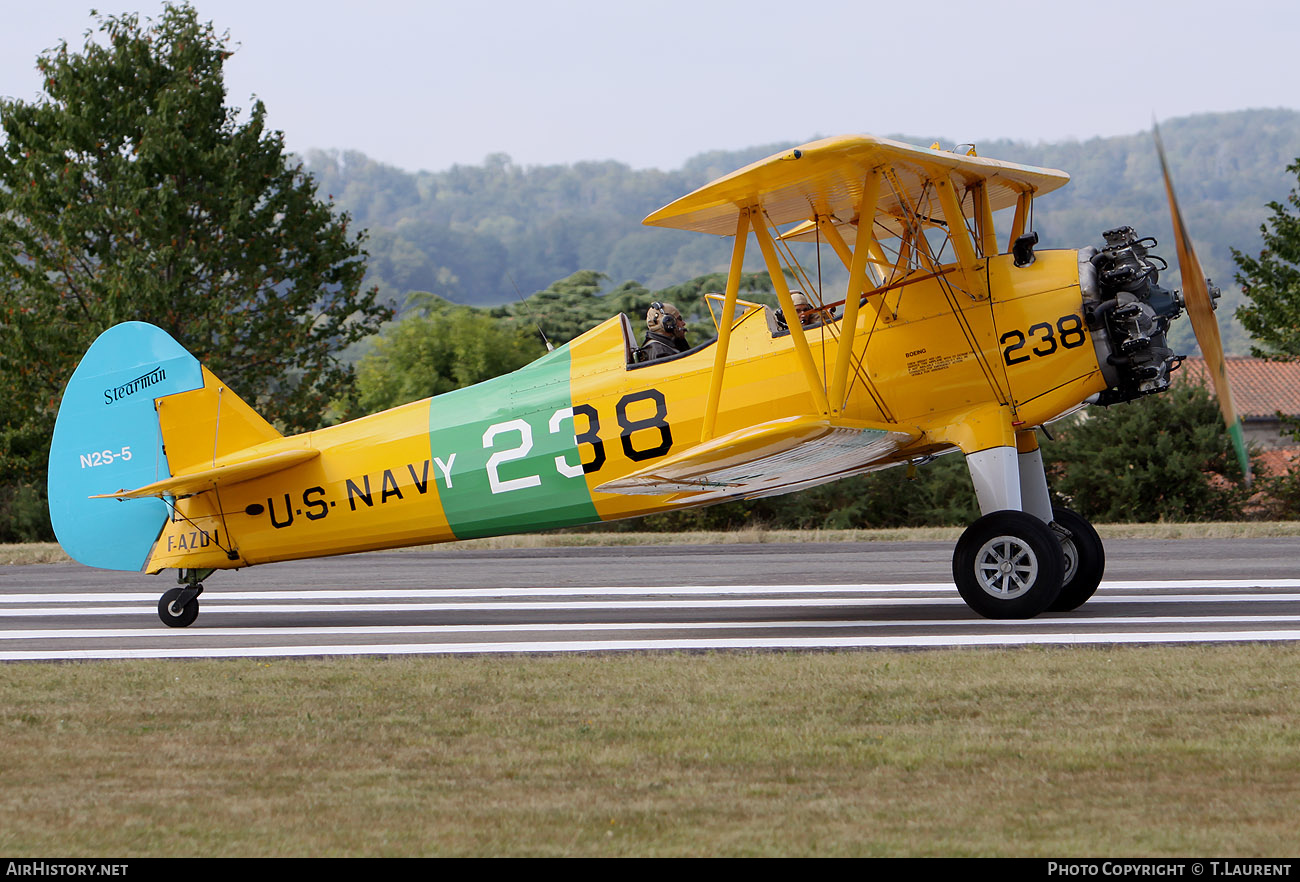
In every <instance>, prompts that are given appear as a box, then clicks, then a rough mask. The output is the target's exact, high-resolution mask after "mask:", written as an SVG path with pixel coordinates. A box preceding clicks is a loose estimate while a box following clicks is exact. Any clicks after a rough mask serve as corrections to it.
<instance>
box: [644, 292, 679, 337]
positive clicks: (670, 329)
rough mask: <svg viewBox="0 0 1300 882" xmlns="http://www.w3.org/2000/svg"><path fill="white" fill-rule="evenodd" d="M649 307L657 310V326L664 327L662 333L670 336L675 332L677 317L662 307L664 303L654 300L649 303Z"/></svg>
mask: <svg viewBox="0 0 1300 882" xmlns="http://www.w3.org/2000/svg"><path fill="white" fill-rule="evenodd" d="M650 308H651V309H657V310H659V327H661V328H663V329H664V333H665V334H667V335H669V336H670V337H671V336H672V335H673V334H675V333H676V332H677V319H676V318H674V317H673V315H672V313H670V312H668V311H667V310H665V309H664V305H663V304H662V303H660V302H659V301H658V300H656V301H655V302H654V303H651V304H650Z"/></svg>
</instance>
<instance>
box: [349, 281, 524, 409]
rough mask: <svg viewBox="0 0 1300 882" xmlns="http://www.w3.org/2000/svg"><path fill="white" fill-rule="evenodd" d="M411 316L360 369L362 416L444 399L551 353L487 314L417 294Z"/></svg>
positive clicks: (387, 332) (380, 341)
mask: <svg viewBox="0 0 1300 882" xmlns="http://www.w3.org/2000/svg"><path fill="white" fill-rule="evenodd" d="M407 305H408V307H410V309H409V312H408V314H407V315H406V316H405V317H404V318H402V320H401V321H398V322H394V323H393V324H391V325H389V326H388V327H387V328H385V329H384V331H383V333H381V334H380V335H379V336H378V337H376V338H375V339H374V345H373V348H372V349H371V350H370V351H369V352H367V353H366V354H365V355H364V356H362V358H361V361H360V362H359V363H358V365H357V393H358V403H359V405H360V409H361V412H362V413H375V412H376V411H380V410H385V409H387V408H390V407H396V406H398V405H399V404H406V403H408V402H411V401H418V400H419V399H421V398H428V397H430V396H432V395H441V394H442V393H443V392H450V391H451V390H452V389H459V388H460V387H462V386H469V385H472V384H474V383H480V382H482V381H483V380H490V379H491V378H492V377H495V376H499V375H500V374H504V373H508V372H509V371H513V370H517V369H518V368H521V367H523V366H524V365H526V364H528V363H529V362H530V361H532V360H534V359H535V358H537V357H539V356H541V355H544V354H545V352H546V350H545V349H544V348H543V347H542V344H541V341H540V340H539V339H538V338H537V335H536V332H534V333H532V334H531V335H529V334H527V333H526V332H521V331H520V330H519V329H517V328H516V327H514V326H513V325H511V324H509V323H506V322H503V321H501V320H500V319H497V318H493V317H492V316H491V315H489V314H488V313H487V312H486V311H485V310H481V309H475V308H474V307H471V306H457V305H455V304H452V303H449V302H447V301H446V300H443V299H441V298H439V297H435V296H434V295H432V294H427V293H423V292H420V293H416V294H413V295H411V297H410V298H409V300H408V301H407Z"/></svg>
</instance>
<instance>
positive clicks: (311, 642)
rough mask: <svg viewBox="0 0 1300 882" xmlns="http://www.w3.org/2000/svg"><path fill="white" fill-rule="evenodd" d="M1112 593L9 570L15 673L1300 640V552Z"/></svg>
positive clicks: (646, 568) (1127, 552)
mask: <svg viewBox="0 0 1300 882" xmlns="http://www.w3.org/2000/svg"><path fill="white" fill-rule="evenodd" d="M1106 552H1107V567H1106V576H1105V579H1104V581H1103V583H1102V586H1101V588H1100V589H1099V591H1098V592H1097V595H1096V596H1095V597H1094V598H1093V599H1092V600H1091V601H1089V602H1088V603H1087V604H1085V605H1084V606H1083V607H1081V608H1080V609H1078V610H1075V611H1073V612H1070V613H1047V614H1044V615H1041V616H1039V617H1037V618H1035V619H1032V620H1027V621H1019V622H993V621H989V620H987V619H982V618H980V617H979V616H976V615H975V614H974V613H972V612H971V611H970V610H969V609H968V608H967V607H966V606H965V604H963V603H962V601H961V599H960V598H959V597H958V595H957V591H956V589H955V588H954V587H953V585H952V581H951V579H952V576H951V555H952V545H951V544H950V543H947V542H869V543H806V544H753V545H717V546H689V545H687V546H641V547H605V548H540V549H509V550H472V549H466V548H463V547H459V548H458V547H445V548H439V549H433V550H421V551H402V552H383V553H373V554H364V555H350V556H345V557H338V558H328V559H321V560H313V561H300V562H292V563H283V564H269V565H265V566H259V567H252V568H249V569H246V570H240V571H225V572H219V573H216V574H214V575H213V576H211V577H210V578H209V579H208V580H207V582H206V583H205V585H206V590H205V592H204V594H203V595H202V597H201V598H200V604H201V608H202V611H201V612H200V615H199V617H198V620H197V621H196V622H195V623H194V624H193V625H191V626H190V627H188V628H184V629H177V628H167V627H165V626H163V624H162V623H161V622H160V621H159V619H158V616H157V613H156V606H157V601H158V598H159V597H160V596H161V594H162V592H163V591H165V590H166V589H168V588H169V587H171V586H172V585H173V584H174V581H173V579H174V577H173V576H170V575H167V574H163V575H160V576H145V575H141V574H134V573H118V572H108V571H101V570H93V569H89V568H86V567H83V566H80V565H78V564H72V563H64V564H43V565H30V566H9V567H0V660H11V661H18V660H63V659H94V658H135V657H214V656H241V657H247V656H285V655H340V654H366V655H390V654H426V653H428V654H434V653H452V652H456V653H460V652H473V653H497V652H507V653H518V652H531V653H536V652H575V651H581V652H601V651H620V650H640V651H655V650H676V651H681V650H719V649H720V650H727V649H794V650H805V649H806V650H825V649H837V648H838V649H881V648H925V647H934V646H971V645H978V646H988V645H1025V644H1031V643H1055V644H1062V643H1064V644H1080V645H1082V644H1097V643H1127V642H1174V643H1178V642H1206V641H1224V640H1227V641H1234V640H1235V641H1243V640H1268V641H1292V640H1300V539H1297V538H1280V539H1210V540H1204V539H1197V540H1110V541H1108V542H1107V543H1106Z"/></svg>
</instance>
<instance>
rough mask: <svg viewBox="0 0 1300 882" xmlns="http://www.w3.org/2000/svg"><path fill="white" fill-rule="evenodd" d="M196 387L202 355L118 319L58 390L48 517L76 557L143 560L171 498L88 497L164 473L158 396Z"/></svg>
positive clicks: (117, 565)
mask: <svg viewBox="0 0 1300 882" xmlns="http://www.w3.org/2000/svg"><path fill="white" fill-rule="evenodd" d="M202 386H203V370H202V367H201V366H200V365H199V362H198V360H197V359H195V358H194V356H192V355H190V354H189V353H188V352H186V351H185V349H184V348H183V347H182V346H181V345H180V344H179V343H177V342H176V341H175V340H173V339H172V338H171V336H170V335H168V334H167V333H166V332H165V331H163V330H161V329H159V328H156V327H154V326H153V325H149V324H145V323H143V322H126V323H124V324H120V325H115V326H114V327H112V328H109V329H108V330H107V331H105V332H104V333H103V334H101V335H100V336H99V337H98V339H96V340H95V342H94V343H93V344H91V347H90V349H89V350H87V351H86V355H85V356H84V357H83V358H82V359H81V363H80V364H78V365H77V369H76V371H75V372H74V373H73V375H72V379H71V380H69V381H68V387H67V389H65V390H64V392H63V401H62V403H61V404H60V406H59V415H58V418H57V420H56V421H55V424H54V439H53V441H52V442H51V445H50V462H49V500H50V520H51V522H52V523H53V525H54V533H55V535H56V536H57V537H58V540H59V544H60V545H62V546H63V550H64V551H66V552H67V553H68V554H69V555H71V556H72V557H73V558H74V559H76V560H78V561H80V562H81V563H83V564H86V565H88V566H94V567H101V568H103V569H110V570H141V569H143V568H144V565H145V562H146V561H147V560H148V559H149V552H150V550H151V549H152V547H153V544H154V541H155V540H156V539H157V538H158V534H159V533H160V532H161V530H162V528H163V525H164V524H165V523H166V522H167V518H168V510H167V504H166V503H165V502H164V501H163V500H161V499H127V500H117V499H89V498H88V497H90V496H93V495H95V494H100V493H111V492H113V491H115V490H120V489H122V488H127V487H139V486H141V485H143V484H148V483H150V482H152V481H157V480H161V479H162V478H166V477H169V476H170V475H171V472H170V471H169V470H168V463H167V455H166V452H165V450H164V448H163V443H162V432H161V429H160V427H159V422H158V413H157V411H156V409H155V406H154V399H156V398H160V397H162V396H165V395H174V394H176V393H178V392H188V391H191V390H194V389H199V388H202Z"/></svg>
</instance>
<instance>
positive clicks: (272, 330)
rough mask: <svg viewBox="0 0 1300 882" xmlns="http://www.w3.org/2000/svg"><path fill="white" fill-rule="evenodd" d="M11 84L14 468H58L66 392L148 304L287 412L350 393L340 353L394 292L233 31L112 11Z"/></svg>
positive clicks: (306, 419) (255, 397) (255, 395)
mask: <svg viewBox="0 0 1300 882" xmlns="http://www.w3.org/2000/svg"><path fill="white" fill-rule="evenodd" d="M96 21H97V24H98V27H97V30H98V34H99V36H98V38H97V37H96V36H95V35H93V34H88V35H87V38H86V42H85V46H84V48H83V49H82V50H81V51H80V52H76V51H73V50H71V49H70V48H69V47H68V45H67V43H66V42H64V43H61V44H60V45H58V46H57V47H55V48H54V49H52V50H50V51H49V52H47V53H45V54H43V55H42V56H41V57H40V58H39V59H38V60H37V67H38V69H39V70H40V72H41V74H42V76H43V78H44V91H45V96H44V97H43V98H42V99H41V100H38V101H36V102H34V103H27V102H23V101H16V100H0V130H2V131H3V144H2V145H0V296H3V298H4V300H3V311H2V312H0V406H3V409H4V413H3V414H2V415H0V420H3V424H2V425H0V445H3V449H2V450H0V486H13V485H20V484H25V485H29V486H30V485H39V484H43V483H44V482H43V472H44V459H45V451H46V450H47V449H48V438H49V434H50V429H51V427H52V425H53V419H54V414H55V411H56V408H57V401H58V399H59V396H60V394H61V392H62V389H63V386H64V384H65V383H66V381H67V378H68V377H69V375H70V374H71V371H72V369H73V367H74V366H75V364H76V362H77V360H78V358H79V357H80V355H81V353H82V352H83V351H84V350H85V348H86V347H87V346H88V345H89V343H90V342H91V341H92V340H93V339H94V338H95V336H97V335H98V334H99V333H100V332H102V331H103V330H105V329H106V328H108V327H109V326H111V325H113V324H116V323H117V322H121V321H126V320H132V319H136V320H142V321H148V322H152V323H153V324H156V325H158V326H160V327H162V328H163V329H164V330H166V331H167V332H168V333H170V334H171V335H172V336H173V337H175V338H176V339H177V340H178V341H179V342H180V343H181V344H182V345H184V346H186V347H187V348H188V349H190V351H192V352H193V353H194V355H195V356H196V357H198V358H199V360H200V361H202V362H204V363H205V364H207V365H208V366H209V367H210V368H211V369H212V370H213V372H214V373H216V374H217V376H219V377H221V378H222V379H223V380H224V381H225V382H227V383H229V384H230V385H231V386H232V387H233V388H235V389H236V390H237V391H238V392H239V393H240V394H241V395H243V396H245V397H246V398H248V399H249V400H250V403H252V404H254V405H255V406H256V407H258V408H259V409H260V410H261V411H262V412H263V413H264V414H265V415H266V416H267V417H268V418H269V419H271V420H272V421H274V422H276V423H278V424H279V425H281V426H282V427H283V428H285V429H287V430H301V429H307V428H313V427H315V426H317V425H319V423H320V421H321V419H322V414H324V413H325V410H326V404H327V402H329V401H330V400H332V399H336V398H340V397H346V395H347V394H348V389H349V387H350V385H351V383H352V379H353V375H352V369H351V368H350V367H349V366H348V365H346V364H344V363H342V362H341V361H339V360H338V358H337V357H336V353H337V352H338V351H339V350H340V349H342V348H343V347H344V346H346V345H348V344H349V343H350V342H352V341H355V340H358V339H360V338H362V337H364V336H367V335H368V334H371V333H373V332H374V331H375V330H377V329H378V327H379V325H380V324H381V322H382V320H383V319H384V318H385V317H387V315H388V314H389V310H388V309H387V308H386V307H383V306H381V305H379V304H378V303H377V301H376V291H375V289H371V290H369V291H366V292H363V291H362V290H361V281H362V277H363V275H364V273H365V264H364V258H365V251H364V250H363V248H362V244H363V241H364V233H350V232H349V229H348V225H349V224H348V217H347V215H346V214H343V215H336V214H335V213H334V211H333V210H332V205H331V204H329V203H323V202H321V201H318V199H317V198H316V189H315V183H314V181H313V180H312V178H311V177H310V176H309V175H308V174H307V173H306V172H305V171H304V169H303V167H302V166H301V164H298V163H295V162H291V161H289V160H288V159H287V158H286V156H285V153H284V141H283V135H282V134H281V133H279V132H274V131H268V130H267V129H266V126H265V117H266V111H265V108H264V107H263V105H262V104H261V102H258V101H254V103H253V107H252V109H251V111H250V112H249V115H248V119H247V121H246V122H241V121H240V119H239V116H240V112H239V110H238V109H237V108H231V107H227V106H226V104H225V98H226V92H225V86H224V81H223V66H224V64H225V62H226V60H227V59H228V58H229V57H230V55H231V50H230V49H229V48H228V45H229V37H228V36H225V35H222V36H218V35H217V34H216V33H215V32H214V30H213V27H212V25H211V24H210V23H201V22H200V21H199V20H198V18H197V13H196V12H195V10H194V9H193V8H192V7H190V6H188V5H169V6H167V7H166V8H165V10H164V12H163V14H162V16H161V17H160V18H159V19H158V20H157V21H153V20H148V22H147V23H146V24H142V23H141V22H140V20H139V18H138V17H137V16H134V15H123V16H119V17H107V18H105V17H103V16H96Z"/></svg>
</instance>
